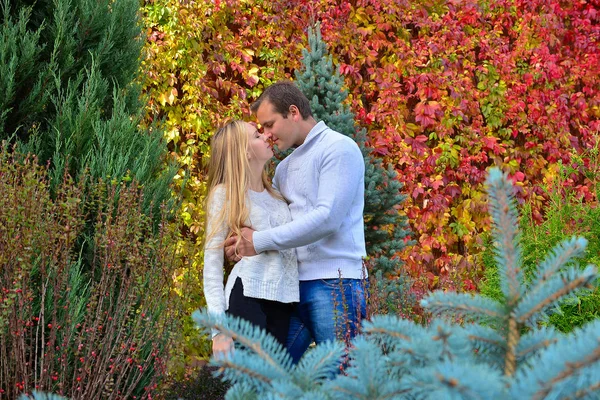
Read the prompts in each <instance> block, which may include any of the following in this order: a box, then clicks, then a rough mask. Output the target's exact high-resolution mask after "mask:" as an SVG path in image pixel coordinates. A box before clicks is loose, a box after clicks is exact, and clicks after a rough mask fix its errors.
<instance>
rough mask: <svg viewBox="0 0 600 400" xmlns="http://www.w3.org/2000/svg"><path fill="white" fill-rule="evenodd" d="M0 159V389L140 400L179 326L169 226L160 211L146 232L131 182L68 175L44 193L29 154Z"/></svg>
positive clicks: (41, 174) (147, 221) (12, 394)
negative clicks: (89, 244)
mask: <svg viewBox="0 0 600 400" xmlns="http://www.w3.org/2000/svg"><path fill="white" fill-rule="evenodd" d="M0 159H1V161H2V162H1V164H0V193H2V195H1V196H0V287H1V288H2V293H0V337H1V339H0V371H1V372H0V389H2V390H3V391H4V394H5V395H7V396H8V398H16V397H17V395H18V394H19V393H31V391H32V390H34V389H38V390H41V391H46V392H51V393H56V394H60V395H63V396H67V397H69V398H73V399H99V398H133V396H137V398H149V397H150V395H151V394H153V393H154V392H156V388H157V385H158V384H159V383H160V380H161V377H162V376H163V375H164V374H165V372H166V371H165V364H166V362H167V360H168V357H169V350H171V348H172V346H173V344H174V340H175V339H177V337H178V336H177V333H178V332H179V331H180V321H181V319H182V318H181V315H179V313H180V310H181V305H180V301H181V298H180V297H179V296H175V295H173V286H174V282H173V279H172V277H173V271H174V270H175V269H177V268H182V267H184V266H186V264H185V263H186V262H187V261H186V260H184V259H181V258H180V257H179V256H178V252H177V246H176V244H177V243H178V240H179V239H180V238H179V233H178V230H177V229H174V228H175V227H174V226H173V225H171V224H168V223H166V221H165V220H164V218H163V219H162V222H160V224H159V230H158V232H156V233H155V231H154V223H153V218H152V216H148V215H146V214H144V213H143V212H142V211H141V210H142V207H143V200H144V199H143V197H142V194H141V193H142V191H141V189H140V188H139V186H138V185H136V183H135V182H132V183H130V184H129V185H126V184H124V183H118V182H109V183H104V182H102V181H100V182H97V183H94V181H93V180H91V179H87V178H86V177H85V176H82V177H81V179H80V180H79V181H78V182H77V183H74V182H73V181H72V180H71V179H70V178H69V177H68V176H66V177H65V178H64V181H63V183H62V184H61V185H59V186H58V187H57V188H56V192H55V196H54V197H52V196H51V194H50V192H51V190H50V183H49V177H48V174H47V170H46V169H45V168H43V167H40V166H38V165H37V163H36V160H35V159H34V158H24V157H20V156H19V155H18V154H15V153H14V152H13V153H9V152H8V151H7V149H6V147H4V148H3V149H2V152H1V154H0ZM90 210H93V212H94V215H90V214H89V212H90ZM90 218H93V220H94V226H95V230H94V232H93V235H92V236H89V237H87V239H86V240H91V241H93V244H94V246H93V249H94V250H93V254H92V258H91V261H90V262H87V263H86V264H84V263H82V258H81V257H82V256H81V251H82V247H83V245H84V243H82V241H81V237H82V236H81V232H82V230H83V229H84V228H85V225H86V220H88V219H90ZM160 220H161V219H160V218H159V221H160ZM180 245H181V243H180Z"/></svg>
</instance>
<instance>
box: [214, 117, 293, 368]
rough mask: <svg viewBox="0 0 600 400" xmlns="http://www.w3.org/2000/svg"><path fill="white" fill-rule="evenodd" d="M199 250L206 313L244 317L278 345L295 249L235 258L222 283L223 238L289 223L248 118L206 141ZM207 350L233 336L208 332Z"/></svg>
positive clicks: (223, 346)
mask: <svg viewBox="0 0 600 400" xmlns="http://www.w3.org/2000/svg"><path fill="white" fill-rule="evenodd" d="M211 150H212V152H211V157H210V163H209V172H208V188H209V192H208V197H207V199H208V200H207V207H206V222H207V224H206V240H205V247H204V297H205V298H206V304H207V307H208V311H209V312H210V313H213V314H223V313H225V312H226V311H227V313H228V314H231V315H235V316H238V317H241V318H244V319H246V320H248V321H250V322H252V323H253V324H255V325H258V326H260V327H261V328H263V329H265V330H266V331H267V332H269V333H270V334H271V335H273V336H274V337H275V338H276V339H277V340H278V341H279V342H280V343H281V344H282V345H285V341H286V337H287V333H288V325H289V317H290V313H291V311H292V308H291V303H292V302H297V301H298V299H299V293H298V267H297V262H296V253H295V250H293V249H291V250H285V251H281V252H279V251H268V252H264V253H261V254H259V255H256V256H253V257H243V258H242V259H241V261H239V262H238V263H237V264H236V265H235V267H234V268H233V270H232V271H231V273H230V275H229V277H228V279H227V284H226V285H225V287H223V274H224V268H223V267H224V251H223V243H224V242H225V240H226V239H227V238H228V237H230V236H232V235H237V237H241V228H242V227H244V226H248V227H251V228H252V229H255V230H264V229H269V228H272V227H275V226H279V225H282V224H285V223H286V222H289V221H291V216H290V212H289V209H288V206H287V204H286V202H285V201H284V200H283V198H282V197H281V195H279V194H278V193H277V192H275V190H274V189H273V188H272V186H271V184H270V182H269V180H268V178H267V173H266V171H265V165H266V163H267V161H269V160H270V159H271V157H272V156H273V151H272V150H271V147H270V146H269V144H268V143H267V141H266V140H265V138H264V137H263V135H262V134H261V133H259V132H258V130H257V129H256V127H255V126H254V125H252V124H250V123H248V122H243V121H232V122H230V123H228V124H227V125H225V126H224V127H222V128H221V129H219V130H218V131H217V132H216V133H215V135H214V136H213V138H212V141H211ZM212 340H213V354H214V355H215V356H222V355H224V354H226V353H228V352H229V351H231V349H232V346H233V340H232V339H231V338H230V337H227V336H226V335H224V334H221V333H219V332H218V331H213V338H212Z"/></svg>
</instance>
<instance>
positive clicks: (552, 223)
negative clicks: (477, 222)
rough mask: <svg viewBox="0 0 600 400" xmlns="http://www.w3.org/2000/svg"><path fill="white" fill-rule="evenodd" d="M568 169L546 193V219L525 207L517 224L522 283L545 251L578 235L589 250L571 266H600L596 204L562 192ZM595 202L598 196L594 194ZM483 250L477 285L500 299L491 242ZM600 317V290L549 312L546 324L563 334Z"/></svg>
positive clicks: (571, 192)
mask: <svg viewBox="0 0 600 400" xmlns="http://www.w3.org/2000/svg"><path fill="white" fill-rule="evenodd" d="M569 172H570V171H569V169H568V168H563V170H562V173H561V175H560V176H561V178H560V179H559V182H557V184H556V185H555V187H557V189H554V190H553V191H552V192H550V193H549V203H548V206H547V209H546V213H545V218H544V220H543V221H542V222H541V223H538V222H537V221H536V220H535V218H534V216H533V213H532V210H531V207H529V206H528V205H525V206H524V212H523V215H522V218H521V220H520V222H519V225H520V228H521V232H522V234H521V237H520V241H521V246H522V248H523V269H524V273H525V279H526V280H527V281H530V280H531V278H532V277H533V274H534V272H535V268H536V265H537V263H538V262H539V261H540V260H541V259H543V257H544V255H545V254H546V252H547V251H548V249H550V248H552V247H554V246H556V245H557V244H558V243H560V242H562V241H563V240H565V239H567V238H569V237H571V236H573V235H578V236H582V237H585V238H586V239H587V240H588V243H589V244H588V247H587V250H586V251H585V253H584V254H583V256H582V257H581V258H579V259H577V260H575V261H574V262H576V263H577V265H579V266H580V267H581V268H584V267H585V266H586V265H588V264H590V263H592V264H596V265H598V264H600V209H599V208H598V207H597V204H594V203H589V202H584V201H583V200H582V199H581V198H578V197H577V196H576V193H575V192H574V190H573V189H565V188H566V187H567V186H563V185H561V181H563V180H564V179H568V175H569ZM596 198H598V193H597V194H596ZM486 242H487V246H486V250H485V251H484V252H483V254H482V261H483V264H484V266H485V279H484V280H483V281H482V283H481V284H480V291H481V293H482V294H483V295H485V296H487V297H490V298H493V299H496V300H498V299H500V298H501V296H502V292H501V290H500V280H499V277H498V268H497V266H496V263H495V259H494V254H493V247H492V243H491V239H489V238H488V239H487V240H486ZM599 315H600V290H599V289H598V288H595V289H594V290H592V291H590V292H588V293H587V294H582V295H581V296H580V297H568V298H566V299H565V300H564V301H563V302H562V303H561V304H560V306H559V307H556V308H555V309H554V310H551V312H549V314H548V321H547V322H546V323H549V324H551V325H553V326H555V327H556V328H557V329H558V330H560V331H562V332H570V331H571V330H573V329H575V328H577V327H580V326H582V325H584V324H585V323H587V322H589V321H592V320H594V319H596V318H598V316H599Z"/></svg>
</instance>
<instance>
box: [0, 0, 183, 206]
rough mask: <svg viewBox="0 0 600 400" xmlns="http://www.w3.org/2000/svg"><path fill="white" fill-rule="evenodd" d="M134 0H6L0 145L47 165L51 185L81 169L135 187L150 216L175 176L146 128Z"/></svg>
mask: <svg viewBox="0 0 600 400" xmlns="http://www.w3.org/2000/svg"><path fill="white" fill-rule="evenodd" d="M138 9H139V2H138V1H136V0H116V1H113V0H99V1H98V0H38V1H33V0H16V1H9V0H1V3H0V13H1V14H0V21H1V24H2V25H1V26H0V140H7V139H8V140H11V141H13V142H15V143H17V144H18V145H19V149H20V150H21V151H23V152H33V153H35V154H36V155H37V156H38V158H39V159H40V161H41V162H43V163H49V165H50V167H51V168H50V175H51V177H52V184H53V186H56V184H57V183H59V182H61V181H62V179H63V175H64V174H65V173H66V172H67V173H69V174H71V175H72V176H73V177H75V178H77V176H79V175H80V174H81V173H82V172H83V171H84V170H87V171H88V173H89V174H90V175H91V176H92V177H94V178H102V179H104V180H112V179H116V180H126V181H128V180H130V179H135V180H136V181H138V182H139V183H140V184H142V185H143V187H144V194H145V197H144V198H145V207H144V209H145V210H146V212H150V211H151V210H150V204H153V205H154V210H153V211H154V213H155V214H158V206H159V205H160V203H161V202H163V201H165V200H167V199H168V198H169V196H170V189H169V184H170V182H171V179H172V177H173V175H174V173H175V172H174V169H171V170H167V171H165V168H164V164H165V154H166V146H165V145H164V144H163V142H162V133H161V132H160V130H158V129H156V128H155V127H150V128H141V127H140V122H141V120H142V116H143V114H144V106H143V103H142V102H141V90H140V86H139V85H138V84H137V83H136V79H137V76H138V75H137V74H138V73H139V67H140V61H141V59H140V54H141V49H142V46H143V36H142V31H141V26H140V23H139V20H138Z"/></svg>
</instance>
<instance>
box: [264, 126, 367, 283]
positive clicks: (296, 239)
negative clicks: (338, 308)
mask: <svg viewBox="0 0 600 400" xmlns="http://www.w3.org/2000/svg"><path fill="white" fill-rule="evenodd" d="M364 176H365V163H364V158H363V156H362V154H361V152H360V149H359V148H358V145H357V144H356V143H355V142H354V141H353V140H352V139H350V138H348V137H346V136H344V135H342V134H341V133H339V132H336V131H333V130H331V129H330V128H328V127H327V125H325V123H324V122H319V123H318V124H317V125H315V126H314V127H313V129H311V131H310V132H309V134H308V136H307V137H306V140H305V141H304V143H303V144H302V145H301V146H299V147H298V148H296V149H295V150H294V151H293V152H292V154H291V155H289V156H288V157H287V158H285V159H284V160H283V161H282V162H281V163H279V165H278V166H277V169H276V171H275V177H274V179H273V183H274V186H276V187H277V189H278V190H279V191H280V192H281V194H282V195H283V197H285V199H286V200H287V202H288V203H289V207H290V211H291V213H292V222H290V223H287V224H284V225H281V226H279V227H277V228H272V229H268V230H263V231H257V232H254V234H253V241H254V248H255V250H256V252H257V253H259V254H260V253H262V252H264V251H270V250H283V249H291V248H296V253H297V256H298V269H299V278H300V280H315V279H332V278H338V277H339V276H340V274H341V276H342V278H350V279H360V278H362V277H363V276H366V271H365V272H364V273H363V270H362V259H363V257H364V256H365V255H366V251H365V236H364V223H363V208H364V185H365V184H364Z"/></svg>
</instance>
